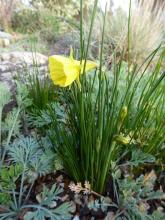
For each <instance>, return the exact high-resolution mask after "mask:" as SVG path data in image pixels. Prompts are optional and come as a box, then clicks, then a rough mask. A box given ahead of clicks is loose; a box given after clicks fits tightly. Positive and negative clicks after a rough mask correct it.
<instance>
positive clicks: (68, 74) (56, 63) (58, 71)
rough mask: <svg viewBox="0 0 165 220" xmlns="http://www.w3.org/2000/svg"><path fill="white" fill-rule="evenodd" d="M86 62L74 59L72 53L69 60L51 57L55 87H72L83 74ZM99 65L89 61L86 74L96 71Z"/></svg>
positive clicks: (58, 56)
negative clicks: (92, 70)
mask: <svg viewBox="0 0 165 220" xmlns="http://www.w3.org/2000/svg"><path fill="white" fill-rule="evenodd" d="M84 64H85V60H83V61H82V62H81V63H80V61H78V60H75V59H73V55H72V51H71V55H70V57H69V58H67V57H64V56H60V55H53V56H50V57H49V70H50V76H51V79H52V80H53V82H54V84H55V85H58V86H61V87H66V86H69V85H71V84H72V83H73V82H74V81H75V80H79V75H80V74H82V73H83V70H84ZM96 67H97V64H96V63H94V62H92V61H89V60H87V61H86V67H85V72H87V71H89V70H91V69H94V68H96Z"/></svg>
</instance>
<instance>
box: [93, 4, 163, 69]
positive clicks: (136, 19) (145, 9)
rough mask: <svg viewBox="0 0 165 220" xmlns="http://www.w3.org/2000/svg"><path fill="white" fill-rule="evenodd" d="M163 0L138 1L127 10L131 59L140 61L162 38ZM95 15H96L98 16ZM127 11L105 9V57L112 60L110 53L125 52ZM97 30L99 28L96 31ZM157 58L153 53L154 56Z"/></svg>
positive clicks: (119, 54)
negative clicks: (128, 12) (129, 19)
mask: <svg viewBox="0 0 165 220" xmlns="http://www.w3.org/2000/svg"><path fill="white" fill-rule="evenodd" d="M164 6H165V5H164V3H163V2H162V3H161V4H159V3H158V2H156V3H155V1H154V0H150V1H139V2H138V4H137V5H136V7H134V8H132V10H131V21H130V22H131V27H130V42H129V47H130V50H129V56H130V59H131V62H133V63H136V64H139V65H140V64H141V63H142V62H143V60H144V59H145V58H146V57H147V56H148V54H149V53H151V52H152V51H153V50H154V49H155V48H157V47H158V46H159V45H160V44H161V43H164V42H165V31H164V30H165V26H164V22H163V20H164V16H165V11H164ZM98 18H99V17H98ZM127 20H128V17H127V14H126V13H125V12H124V11H123V10H122V9H121V8H119V9H117V10H116V11H115V12H113V13H112V12H109V13H108V15H107V23H108V25H107V28H106V31H105V47H106V50H107V51H106V56H105V57H106V60H107V61H108V62H112V60H113V54H114V52H115V53H116V55H117V57H120V56H122V54H123V50H124V59H125V60H127V56H128V42H127V23H128V22H127ZM96 24H97V25H96V31H97V32H98V27H99V26H100V25H99V24H100V19H97V21H96ZM100 32H101V31H100ZM154 59H155V60H157V56H156V57H155V58H154Z"/></svg>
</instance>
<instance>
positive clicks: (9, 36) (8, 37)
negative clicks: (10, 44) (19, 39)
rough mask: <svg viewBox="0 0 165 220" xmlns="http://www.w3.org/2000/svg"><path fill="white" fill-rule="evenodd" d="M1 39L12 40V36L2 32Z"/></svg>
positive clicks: (0, 32)
mask: <svg viewBox="0 0 165 220" xmlns="http://www.w3.org/2000/svg"><path fill="white" fill-rule="evenodd" d="M0 38H3V39H12V35H11V34H9V33H7V32H3V31H0Z"/></svg>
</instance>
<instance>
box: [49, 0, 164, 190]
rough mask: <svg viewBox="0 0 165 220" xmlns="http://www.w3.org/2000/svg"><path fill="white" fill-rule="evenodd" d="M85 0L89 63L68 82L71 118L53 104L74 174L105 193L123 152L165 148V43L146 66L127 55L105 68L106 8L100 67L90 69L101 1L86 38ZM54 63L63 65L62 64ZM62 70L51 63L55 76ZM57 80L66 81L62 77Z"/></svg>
mask: <svg viewBox="0 0 165 220" xmlns="http://www.w3.org/2000/svg"><path fill="white" fill-rule="evenodd" d="M80 2H81V4H80V8H81V10H80V11H81V13H80V15H81V16H80V17H81V19H80V45H81V48H80V49H81V50H80V63H83V70H82V69H81V68H80V70H79V72H80V73H81V71H82V74H79V81H78V82H77V81H76V80H75V79H76V77H75V78H74V80H71V81H69V83H67V86H69V87H65V88H62V90H60V91H61V92H62V95H63V97H64V98H65V99H64V100H65V102H64V103H62V104H61V105H62V106H63V109H64V111H65V113H66V114H65V117H66V118H65V120H61V121H59V120H58V115H57V114H55V113H54V112H53V111H51V107H50V109H49V110H50V115H51V117H52V124H53V129H54V137H53V138H51V140H52V142H53V144H54V146H55V149H56V151H57V153H58V155H59V157H60V158H61V159H62V162H63V166H64V168H65V169H66V171H67V172H68V174H69V175H70V176H71V177H72V178H73V179H74V180H75V181H77V182H85V181H89V183H90V184H91V187H92V189H93V190H95V191H97V192H99V193H103V192H104V190H105V187H106V183H107V180H108V178H109V176H110V169H111V165H112V163H113V162H119V161H120V158H121V156H122V155H123V153H124V154H127V153H128V155H129V152H131V151H132V149H136V148H137V149H138V148H141V149H143V150H144V152H149V153H154V154H155V155H158V154H159V155H160V154H161V152H163V148H162V147H161V143H163V141H164V135H163V134H164V123H163V120H164V116H163V113H164V109H163V108H162V107H163V103H164V99H165V93H164V91H165V83H164V77H165V73H164V72H161V64H162V61H163V58H164V55H165V48H161V47H159V48H157V49H156V50H155V51H153V53H152V54H150V55H149V56H148V58H147V59H146V60H145V62H144V63H143V64H142V65H141V66H140V67H137V66H130V65H128V64H127V63H124V62H123V61H122V59H121V60H120V61H119V62H117V63H116V62H115V60H114V64H113V67H112V70H111V71H106V70H103V67H102V63H103V52H104V51H103V43H104V31H105V26H106V24H105V21H106V12H105V14H104V15H103V29H102V40H101V45H100V60H99V67H98V68H92V69H90V71H89V73H85V72H86V66H88V60H87V57H88V51H89V45H90V40H91V34H92V29H93V23H94V18H95V14H96V11H97V2H98V1H97V0H95V3H94V8H93V13H92V17H91V25H90V29H89V35H88V40H87V43H86V44H85V42H84V39H83V15H82V8H83V7H82V0H81V1H80ZM128 27H129V25H128ZM128 42H129V34H128ZM158 51H159V52H160V51H161V52H160V58H159V60H158V62H157V64H156V65H155V68H154V69H153V71H152V72H148V66H149V64H150V63H151V62H152V60H153V59H154V57H155V55H156V54H157V52H158ZM66 59H67V58H66ZM83 60H84V61H83ZM76 62H77V61H76ZM50 65H52V64H51V63H50ZM54 65H55V64H54ZM50 67H51V66H50ZM54 68H55V69H58V66H57V65H56V66H54ZM73 70H74V65H73ZM60 71H61V69H59V70H58V71H52V68H50V72H51V73H50V75H51V77H52V79H53V81H55V80H56V74H57V75H58V74H59V75H60V74H61V72H60ZM70 73H72V68H70ZM68 74H69V73H68ZM76 76H77V75H76ZM54 83H55V84H56V85H59V86H61V87H64V86H63V85H60V83H58V82H57V81H56V82H54ZM65 85H66V84H65ZM147 132H149V133H147ZM144 141H145V142H144Z"/></svg>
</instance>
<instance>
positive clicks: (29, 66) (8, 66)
mask: <svg viewBox="0 0 165 220" xmlns="http://www.w3.org/2000/svg"><path fill="white" fill-rule="evenodd" d="M47 63H48V58H47V56H45V55H43V54H40V53H32V52H17V51H16V52H4V53H1V54H0V81H2V82H3V83H4V84H5V85H7V86H8V87H9V88H10V90H11V92H12V93H14V91H15V83H14V78H15V77H19V78H24V77H26V74H34V73H37V74H39V76H40V77H41V78H42V77H43V75H44V74H45V73H47V70H48V69H47Z"/></svg>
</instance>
